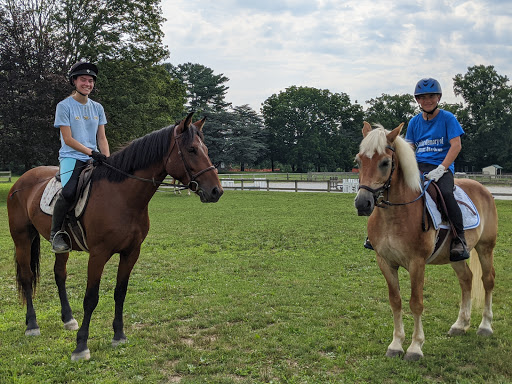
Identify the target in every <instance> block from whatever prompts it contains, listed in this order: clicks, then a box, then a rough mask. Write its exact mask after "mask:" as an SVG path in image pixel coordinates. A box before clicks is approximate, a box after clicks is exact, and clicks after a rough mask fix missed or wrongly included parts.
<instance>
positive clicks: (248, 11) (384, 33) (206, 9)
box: [161, 0, 512, 111]
mask: <svg viewBox="0 0 512 384" xmlns="http://www.w3.org/2000/svg"><path fill="white" fill-rule="evenodd" d="M161 5H162V10H163V16H164V17H165V18H166V19H167V21H166V23H165V24H164V26H163V30H164V33H165V38H164V44H165V45H167V46H168V48H169V50H170V52H171V56H170V59H169V61H170V62H172V63H173V64H175V65H178V64H182V63H186V62H191V63H197V64H201V65H204V66H206V67H209V68H211V69H213V71H214V73H215V74H224V76H226V77H228V78H229V79H230V80H229V82H228V83H227V84H226V85H227V86H228V87H229V90H228V93H227V96H226V101H228V102H231V103H233V105H243V104H249V106H250V107H252V108H253V109H255V110H256V111H259V110H260V107H261V103H263V102H264V101H265V100H266V99H267V98H268V97H270V96H271V95H272V94H277V93H279V92H281V91H284V90H285V89H286V88H287V87H290V86H292V85H296V86H308V87H315V88H319V89H328V90H330V91H331V92H332V93H341V92H343V93H346V94H348V95H349V96H350V99H351V101H352V103H354V102H356V101H357V102H358V103H360V104H362V105H363V106H364V105H365V101H367V100H369V99H371V98H375V97H378V96H381V95H382V94H383V93H385V94H390V95H395V94H404V93H410V94H412V92H413V89H414V85H415V84H416V82H417V81H418V80H419V79H421V78H424V77H434V78H437V79H438V80H439V81H440V83H441V86H442V87H443V101H447V102H449V103H455V102H461V101H462V99H461V98H460V97H459V98H456V97H455V96H454V94H453V80H452V79H453V77H454V76H455V75H456V74H459V73H460V74H465V73H466V72H467V68H468V67H470V66H473V65H486V66H487V65H493V66H494V67H495V69H496V71H497V72H498V73H499V74H500V75H502V76H507V77H508V78H512V6H511V3H510V0H473V1H466V0H426V1H425V0H256V1H254V0H162V3H161Z"/></svg>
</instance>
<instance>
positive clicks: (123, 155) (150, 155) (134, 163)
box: [92, 124, 200, 182]
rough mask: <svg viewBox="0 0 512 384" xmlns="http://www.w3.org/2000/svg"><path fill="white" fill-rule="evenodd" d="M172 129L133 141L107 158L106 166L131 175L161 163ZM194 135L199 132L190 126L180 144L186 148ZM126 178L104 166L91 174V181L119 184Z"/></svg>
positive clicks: (155, 132)
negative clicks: (101, 180) (104, 180)
mask: <svg viewBox="0 0 512 384" xmlns="http://www.w3.org/2000/svg"><path fill="white" fill-rule="evenodd" d="M174 127H175V126H174V125H171V126H168V127H165V128H162V129H160V130H158V131H153V132H151V133H148V134H147V135H146V136H143V137H140V138H138V139H135V140H133V141H132V142H131V143H129V144H128V145H126V146H125V147H123V148H121V149H120V150H119V151H117V152H115V153H113V154H112V155H111V156H110V157H109V158H108V164H110V165H111V166H113V167H115V168H116V169H119V170H121V171H123V172H125V173H128V174H130V175H132V174H133V173H134V172H135V171H137V170H139V169H145V168H148V167H149V166H151V165H153V164H155V163H157V162H158V161H162V159H163V157H164V156H165V155H166V154H167V152H168V151H169V146H170V143H171V137H172V135H173V130H174ZM196 133H199V134H200V131H199V130H198V129H197V128H196V127H195V126H194V125H192V124H191V125H190V127H189V129H186V130H185V132H184V134H183V136H182V137H183V142H182V144H183V145H184V146H187V144H188V143H189V142H190V140H192V138H193V137H194V135H195V134H196ZM127 177H128V176H126V175H125V174H123V173H121V172H118V171H116V170H114V169H111V168H110V167H106V166H99V167H97V168H95V170H94V172H93V174H92V180H93V181H94V180H100V179H105V178H106V179H107V180H108V181H110V182H121V181H123V180H125V179H126V178H127Z"/></svg>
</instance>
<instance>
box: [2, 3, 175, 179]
mask: <svg viewBox="0 0 512 384" xmlns="http://www.w3.org/2000/svg"><path fill="white" fill-rule="evenodd" d="M163 20H164V19H163V18H162V16H161V9H160V6H159V0H134V1H131V2H129V3H126V2H125V1H121V0H108V1H107V0H100V1H94V2H93V1H92V0H84V1H79V2H73V1H69V0H61V1H58V0H0V130H1V136H0V152H1V153H0V166H2V167H9V168H11V169H12V170H26V169H28V168H30V167H32V166H34V165H39V164H55V163H56V161H57V156H56V153H57V150H58V147H59V145H60V143H59V139H58V137H59V136H58V130H57V129H55V128H53V119H54V112H55V107H56V104H57V103H58V102H59V101H60V100H62V99H63V98H64V97H65V96H67V95H69V94H70V92H71V87H70V86H69V83H68V81H67V79H66V72H67V70H68V69H69V67H70V65H71V64H72V63H74V62H75V61H77V60H89V61H93V62H97V63H98V66H99V68H100V73H99V76H98V89H97V92H96V93H95V94H93V98H94V99H96V100H98V101H100V102H102V103H103V104H104V107H105V111H106V113H107V118H108V121H109V125H108V126H107V129H108V130H110V132H108V133H107V135H108V136H109V140H110V141H111V144H114V146H116V145H117V144H120V143H122V142H124V141H126V140H131V139H133V138H134V137H137V136H140V135H143V134H145V133H147V132H149V131H151V130H154V129H157V128H160V127H162V126H164V125H169V124H170V123H172V122H173V121H174V120H175V119H177V118H178V117H181V115H182V114H183V103H184V100H185V99H184V96H185V93H184V92H185V91H184V88H182V87H181V85H180V84H179V83H178V82H177V81H173V80H172V79H171V78H170V76H169V74H168V72H167V71H165V70H164V69H163V68H162V66H161V65H159V64H158V63H159V62H161V60H163V59H164V58H166V57H167V56H168V51H167V49H166V47H164V46H162V36H163V32H162V31H161V29H160V24H161V23H162V22H163ZM7 149H8V150H7ZM7 156H9V157H7Z"/></svg>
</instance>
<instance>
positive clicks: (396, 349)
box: [377, 255, 405, 357]
mask: <svg viewBox="0 0 512 384" xmlns="http://www.w3.org/2000/svg"><path fill="white" fill-rule="evenodd" d="M377 262H378V264H379V267H380V270H381V271H382V274H383V275H384V278H385V279H386V282H387V284H388V293H389V304H390V306H391V310H392V311H393V324H394V329H393V341H392V342H391V344H389V346H388V349H387V352H386V356H388V357H395V356H400V355H403V353H404V349H403V347H402V344H403V342H404V340H405V331H404V323H403V321H402V298H401V296H400V286H399V282H398V269H397V268H392V267H390V266H389V264H388V263H387V262H386V261H385V260H384V259H382V257H380V256H379V255H377Z"/></svg>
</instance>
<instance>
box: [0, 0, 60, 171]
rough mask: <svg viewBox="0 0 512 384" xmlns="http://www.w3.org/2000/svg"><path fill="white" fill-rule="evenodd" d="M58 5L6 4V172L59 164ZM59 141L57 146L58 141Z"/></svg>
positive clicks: (1, 73)
mask: <svg viewBox="0 0 512 384" xmlns="http://www.w3.org/2000/svg"><path fill="white" fill-rule="evenodd" d="M54 10H55V8H54V7H53V4H52V3H48V4H40V3H38V2H35V1H30V0H27V1H12V0H7V1H6V0H2V1H0V119H1V123H0V167H1V168H9V169H11V170H13V171H15V172H20V171H24V170H27V169H29V168H30V167H31V166H33V165H40V164H45V163H46V164H55V163H56V161H57V157H56V153H57V150H58V147H59V142H58V136H56V130H55V128H53V116H52V115H50V114H49V113H48V111H51V110H54V109H55V102H54V99H55V98H56V97H63V96H64V93H63V92H62V91H61V90H60V87H59V82H60V78H59V76H57V75H55V70H56V65H55V63H54V61H53V60H52V57H53V55H54V52H56V51H57V44H56V42H55V41H54V40H52V39H51V31H52V29H53V28H54V25H53V23H52V22H51V17H52V12H54ZM56 137H57V140H55V138H56Z"/></svg>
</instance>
